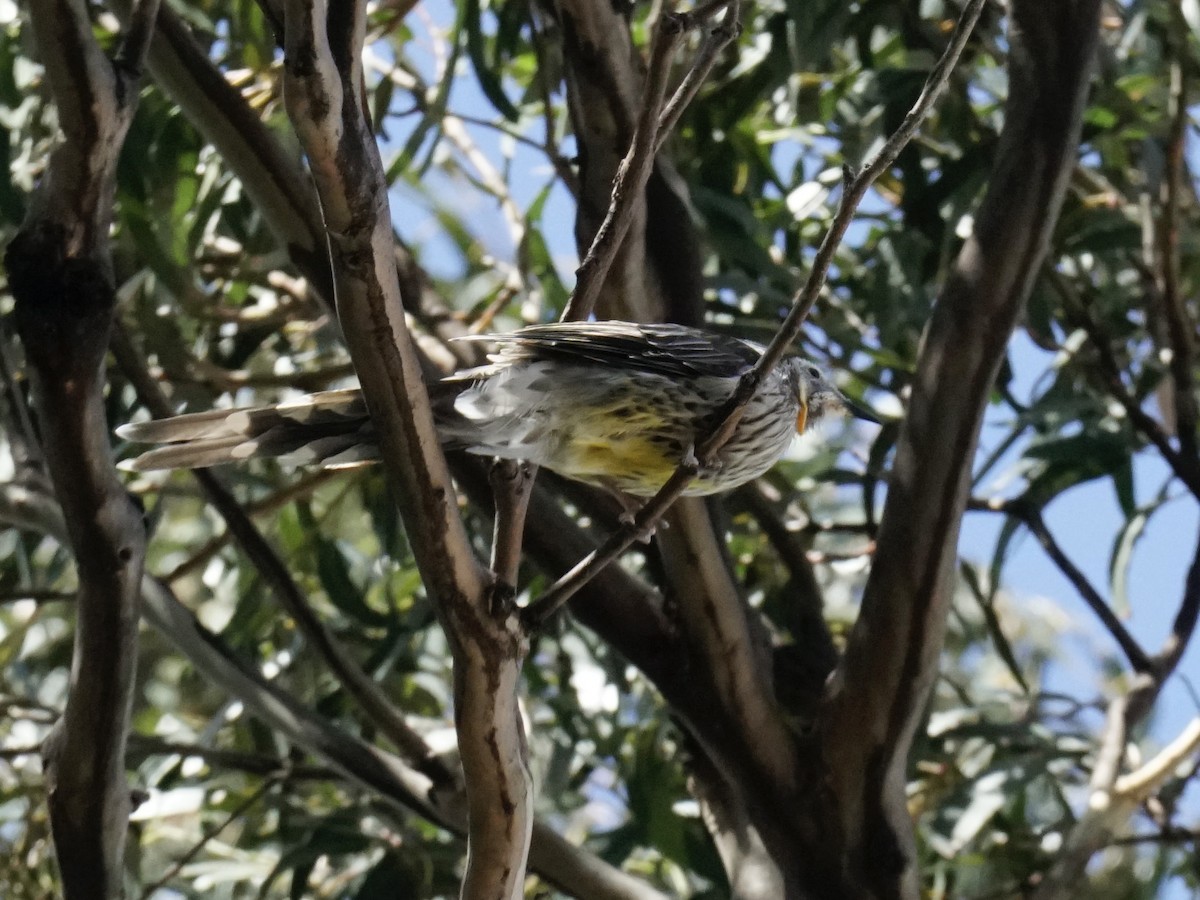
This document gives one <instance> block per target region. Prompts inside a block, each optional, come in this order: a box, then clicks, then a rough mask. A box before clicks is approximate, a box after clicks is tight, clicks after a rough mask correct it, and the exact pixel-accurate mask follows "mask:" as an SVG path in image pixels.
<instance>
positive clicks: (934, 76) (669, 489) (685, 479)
mask: <svg viewBox="0 0 1200 900" xmlns="http://www.w3.org/2000/svg"><path fill="white" fill-rule="evenodd" d="M985 2H986V0H970V2H969V3H968V4H967V6H966V8H965V9H964V10H963V14H962V17H961V18H960V19H959V21H958V24H957V26H956V27H955V30H954V34H953V35H952V36H951V39H950V43H949V45H948V46H947V47H946V51H945V53H944V54H943V55H942V58H941V59H940V60H938V64H937V66H935V67H934V69H933V71H932V72H930V74H929V78H928V79H927V80H926V82H925V87H924V88H923V90H922V91H921V95H920V97H919V98H918V99H917V102H916V104H915V105H914V106H913V108H912V109H911V110H910V111H909V113H908V115H907V116H905V118H904V121H903V122H902V123H901V125H900V127H899V128H898V129H897V130H896V132H895V133H894V134H893V135H892V136H891V137H890V138H888V140H887V142H886V143H885V144H884V145H883V147H881V148H880V150H879V152H878V153H877V154H876V155H875V157H874V158H872V159H871V160H870V161H869V162H868V163H867V164H866V165H865V166H864V167H863V169H862V170H861V171H860V172H859V173H858V174H857V175H855V176H853V177H848V178H847V180H846V187H845V190H844V192H843V194H842V199H841V202H840V204H839V205H838V210H837V213H836V214H835V215H834V218H833V222H832V223H831V224H830V226H829V230H828V231H827V232H826V234H825V238H824V240H822V242H821V247H820V249H819V250H818V251H817V255H816V257H815V258H814V260H813V267H812V270H811V271H810V273H809V277H808V280H807V281H806V282H805V284H804V287H803V288H801V289H800V291H799V292H798V293H797V294H796V296H795V298H794V299H793V301H792V310H791V312H790V313H789V314H788V317H787V318H786V319H785V320H784V323H783V325H782V326H781V327H780V330H779V332H778V333H777V334H776V335H775V337H774V339H773V340H772V341H771V344H770V345H769V346H768V347H767V349H766V351H765V352H764V353H763V355H762V357H761V358H760V359H759V361H758V362H757V363H756V364H755V366H754V367H753V368H752V369H751V370H750V371H749V372H747V373H746V374H745V375H743V376H742V379H741V381H740V382H739V384H738V386H737V388H736V390H735V391H734V392H733V395H732V396H731V397H730V399H729V400H728V401H727V402H726V404H725V407H724V408H723V410H722V411H721V415H720V418H721V420H722V421H721V424H720V425H719V426H718V427H717V428H716V429H715V430H714V431H713V432H712V433H711V434H709V435H708V437H707V438H705V439H704V440H703V441H701V442H700V443H699V444H698V446H697V449H696V452H695V453H694V454H691V455H689V457H688V458H686V459H684V460H683V461H682V462H681V463H680V464H679V468H677V469H676V470H675V472H674V474H673V475H672V476H671V477H670V479H668V481H667V483H666V484H665V485H663V487H662V488H661V489H660V490H659V492H658V493H657V494H655V495H654V496H653V497H652V498H650V500H649V501H647V503H646V505H645V506H643V507H642V508H641V509H640V510H639V511H638V513H637V515H636V516H635V517H634V520H633V522H631V523H629V524H627V525H626V526H625V527H624V528H621V529H620V530H618V531H617V532H615V533H614V534H613V535H611V536H610V537H609V538H608V540H606V541H605V542H604V544H603V545H601V546H600V547H599V548H597V550H596V551H595V552H593V553H591V554H589V555H588V556H587V557H585V558H584V559H582V560H580V562H579V563H578V565H576V566H575V567H574V568H573V569H571V571H569V572H567V573H566V574H565V575H564V576H563V577H562V578H560V579H559V580H558V581H557V582H555V584H553V585H552V586H551V587H550V588H549V589H548V590H547V591H546V592H545V593H544V594H542V596H541V597H539V598H538V599H537V600H536V601H535V602H533V603H531V604H530V605H529V606H528V607H526V609H525V610H524V612H523V621H524V622H525V624H526V626H527V627H530V628H537V627H539V626H540V625H541V624H542V623H543V622H545V621H546V620H547V619H548V618H549V617H550V616H552V615H553V614H554V613H555V611H557V610H558V608H559V607H561V606H562V605H563V604H564V603H566V602H567V600H569V599H570V598H571V596H572V595H573V594H574V593H575V592H576V591H577V590H579V588H580V587H581V586H582V585H583V584H584V583H586V582H587V581H588V580H590V579H591V578H594V577H595V576H596V574H597V573H598V572H599V571H600V570H602V569H603V568H604V567H605V566H607V565H608V564H609V563H610V562H612V561H613V560H615V559H616V558H617V557H618V556H620V555H621V554H622V553H624V552H625V550H626V549H628V547H629V546H630V545H631V544H633V542H634V541H636V540H637V539H638V538H639V537H640V536H642V535H645V534H648V533H650V532H651V531H652V530H653V528H654V526H655V524H656V523H657V522H658V520H659V518H660V517H661V516H662V514H663V513H664V512H666V510H667V509H668V508H670V506H671V504H672V503H674V502H675V500H676V498H678V497H679V496H680V495H681V494H682V493H683V491H684V489H685V488H686V487H687V486H688V484H689V483H690V482H691V481H692V479H693V478H695V477H696V475H697V474H698V473H699V472H700V468H701V465H702V464H703V463H705V462H711V461H712V460H713V459H714V458H715V457H716V454H717V452H718V451H719V450H720V449H721V448H722V447H723V446H725V444H726V442H728V440H729V438H730V437H732V435H733V432H734V431H735V429H736V428H737V425H738V422H739V421H740V420H741V416H742V411H743V410H744V408H745V406H746V404H747V403H748V402H749V401H750V398H751V397H752V396H754V392H755V391H756V390H757V389H758V386H759V385H760V384H761V383H762V381H763V379H764V378H766V377H767V375H768V374H769V373H770V372H771V370H772V369H773V368H774V367H775V366H776V365H777V364H778V362H779V360H780V359H782V358H783V354H784V352H785V351H786V349H787V347H788V346H789V345H790V344H791V343H792V342H793V341H794V340H795V339H796V337H797V336H798V335H799V333H800V329H801V327H802V326H803V324H804V319H805V317H806V316H807V315H808V312H809V310H810V309H811V308H812V305H813V303H814V302H815V301H816V298H817V296H818V295H819V293H820V291H821V286H822V285H823V284H824V283H825V276H826V274H827V273H828V271H829V266H830V264H831V263H832V262H833V255H834V252H835V251H836V249H837V247H838V244H839V243H840V242H841V239H842V237H843V235H844V234H845V232H846V229H847V228H848V227H849V226H850V222H851V221H852V220H853V218H854V210H855V209H856V207H857V206H858V204H859V202H860V201H861V200H862V198H863V196H864V195H865V194H866V192H867V188H869V187H870V185H871V184H872V182H874V181H875V179H876V178H878V177H879V176H880V175H881V174H882V173H883V172H884V171H885V170H886V169H887V168H888V167H889V166H890V165H891V164H892V162H893V161H894V160H895V159H896V157H897V156H898V155H899V154H900V151H901V150H902V149H903V148H904V146H905V145H906V144H907V143H908V142H909V141H910V140H912V138H913V136H914V135H915V134H916V132H917V129H918V128H919V127H920V125H921V123H922V122H923V121H924V120H925V118H926V117H927V116H928V115H929V113H930V111H931V110H932V108H933V103H934V101H935V100H936V99H937V96H938V94H939V93H940V92H941V90H942V88H943V87H944V86H945V84H946V81H947V79H948V78H949V77H950V72H951V71H952V70H953V68H954V64H955V63H956V62H957V61H958V58H959V56H960V55H961V54H962V51H963V48H964V47H965V46H966V43H967V38H968V37H969V36H970V34H971V30H972V29H973V28H974V26H975V22H976V20H977V19H978V18H979V14H980V12H981V11H982V9H983V6H984V3H985ZM849 174H850V173H849V172H848V171H847V175H849Z"/></svg>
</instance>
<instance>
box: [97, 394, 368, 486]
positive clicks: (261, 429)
mask: <svg viewBox="0 0 1200 900" xmlns="http://www.w3.org/2000/svg"><path fill="white" fill-rule="evenodd" d="M117 435H118V436H119V437H122V438H125V439H126V440H130V441H135V442H138V443H146V444H159V445H160V446H158V447H155V448H154V449H152V450H147V451H146V452H145V453H143V454H141V455H140V456H138V457H136V458H134V459H131V460H127V461H126V462H124V463H122V467H123V468H127V469H131V470H133V471H135V472H145V471H149V470H152V469H199V468H204V467H206V466H216V465H221V464H222V463H230V462H238V461H241V460H245V459H249V458H251V457H277V458H280V459H282V460H284V461H285V462H288V463H291V464H294V465H320V466H325V467H329V468H347V467H351V466H358V465H364V464H366V463H370V462H373V461H375V460H377V459H378V458H379V446H378V443H377V441H376V439H375V431H374V428H373V427H372V425H371V420H370V417H369V416H368V415H367V407H366V404H365V403H364V402H363V398H362V393H361V392H360V391H357V390H344V391H324V392H321V393H317V394H310V395H308V396H307V397H301V398H300V399H298V400H294V401H291V402H289V403H282V404H279V405H277V406H264V407H259V408H256V409H230V410H220V409H215V410H209V411H208V412H199V413H188V414H185V415H182V416H174V417H172V418H169V419H154V420H151V421H149V422H135V423H133V424H130V425H122V426H121V427H120V428H118V429H117Z"/></svg>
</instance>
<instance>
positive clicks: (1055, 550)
mask: <svg viewBox="0 0 1200 900" xmlns="http://www.w3.org/2000/svg"><path fill="white" fill-rule="evenodd" d="M967 508H968V509H972V510H976V511H979V512H998V513H1004V514H1005V515H1009V516H1012V517H1013V518H1015V519H1017V520H1018V521H1019V522H1021V524H1023V525H1024V526H1025V527H1026V528H1028V529H1029V531H1030V533H1031V534H1032V535H1033V536H1034V537H1035V538H1037V542H1038V543H1039V544H1041V545H1042V549H1043V550H1045V551H1046V555H1047V556H1049V557H1050V559H1051V560H1052V561H1053V562H1054V564H1055V565H1056V566H1058V570H1059V571H1060V572H1062V574H1063V576H1064V577H1065V578H1066V579H1067V581H1069V582H1071V584H1072V586H1074V588H1075V590H1076V591H1078V592H1079V596H1080V597H1082V598H1083V602H1084V603H1086V604H1087V605H1088V607H1089V608H1090V609H1091V610H1092V612H1094V613H1095V614H1096V617H1097V618H1098V619H1099V620H1100V622H1101V624H1103V625H1104V627H1105V628H1106V629H1107V630H1108V633H1109V634H1111V635H1112V636H1113V640H1115V641H1116V642H1117V644H1118V645H1119V646H1120V648H1121V651H1122V652H1123V653H1124V654H1125V657H1126V659H1128V660H1129V664H1130V665H1131V666H1132V667H1133V670H1134V671H1135V672H1153V671H1154V668H1155V666H1154V662H1153V660H1151V659H1150V656H1149V655H1148V654H1147V653H1146V651H1145V650H1143V649H1142V647H1141V645H1140V644H1139V643H1138V642H1137V641H1136V640H1135V639H1134V637H1133V635H1131V634H1130V633H1129V630H1128V629H1127V628H1126V627H1125V626H1124V625H1123V624H1121V620H1120V619H1119V618H1117V614H1116V613H1115V612H1113V610H1112V607H1111V606H1109V604H1108V602H1107V601H1106V600H1105V599H1104V598H1103V597H1102V596H1101V595H1100V592H1099V591H1098V590H1096V588H1095V587H1094V586H1093V585H1092V583H1091V582H1090V581H1088V578H1087V576H1086V575H1084V574H1083V572H1082V571H1081V570H1080V569H1079V567H1078V566H1076V565H1075V563H1073V562H1072V561H1071V559H1070V557H1068V556H1067V554H1066V552H1065V551H1064V550H1063V549H1062V547H1061V546H1060V545H1059V543H1058V541H1057V540H1056V539H1055V537H1054V535H1053V533H1052V532H1051V531H1050V529H1049V528H1047V527H1046V521H1045V519H1043V518H1042V514H1041V512H1040V511H1039V510H1037V509H1036V508H1034V507H1033V506H1032V505H1030V504H1029V503H1024V502H1021V501H1019V500H980V499H972V500H971V501H969V502H968V504H967Z"/></svg>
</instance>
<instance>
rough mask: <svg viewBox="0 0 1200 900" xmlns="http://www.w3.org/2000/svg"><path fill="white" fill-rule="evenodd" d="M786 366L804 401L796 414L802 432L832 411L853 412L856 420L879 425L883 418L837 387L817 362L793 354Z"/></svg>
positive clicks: (798, 396)
mask: <svg viewBox="0 0 1200 900" xmlns="http://www.w3.org/2000/svg"><path fill="white" fill-rule="evenodd" d="M784 365H785V366H787V368H788V373H789V375H790V381H791V383H792V386H793V389H794V390H795V391H796V397H797V399H798V400H799V401H800V411H799V412H798V413H797V414H796V431H797V432H798V433H800V434H803V433H804V429H805V428H807V427H808V426H809V425H810V424H811V423H813V422H818V421H820V420H821V419H822V418H823V417H824V416H826V415H828V414H830V413H835V414H841V415H851V416H854V417H855V418H856V419H863V420H865V421H867V422H874V423H875V424H877V425H878V424H879V420H878V419H877V418H875V416H873V415H872V414H871V413H870V412H869V411H868V410H866V409H864V408H863V407H861V406H859V405H858V404H857V403H855V402H853V401H852V400H850V399H849V398H847V397H846V395H845V394H843V393H842V392H841V391H839V390H838V389H837V388H835V387H834V386H833V385H832V384H831V383H830V382H829V380H828V379H827V378H826V377H825V373H824V372H822V371H821V370H820V368H819V367H818V366H816V365H815V364H814V363H812V362H810V361H809V360H807V359H804V358H803V357H799V356H793V357H790V358H789V359H787V360H785V361H784Z"/></svg>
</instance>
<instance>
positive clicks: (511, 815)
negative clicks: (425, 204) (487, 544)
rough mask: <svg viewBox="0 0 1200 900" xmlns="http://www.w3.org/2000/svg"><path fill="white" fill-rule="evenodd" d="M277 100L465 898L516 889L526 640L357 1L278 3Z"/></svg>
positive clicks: (524, 786) (524, 777)
mask: <svg viewBox="0 0 1200 900" xmlns="http://www.w3.org/2000/svg"><path fill="white" fill-rule="evenodd" d="M285 8H286V21H285V37H284V45H285V46H284V50H285V53H284V62H285V73H286V74H285V78H284V86H285V100H286V105H287V109H288V115H289V117H290V118H291V120H292V123H293V126H294V127H295V129H296V133H297V134H298V135H299V137H300V141H301V143H302V145H303V146H304V149H305V152H306V154H307V155H308V159H309V164H310V167H311V169H312V172H313V177H314V179H315V181H316V185H317V192H318V194H319V195H320V197H321V207H322V211H323V213H324V218H325V229H326V233H327V235H328V237H329V250H330V254H331V257H332V266H333V277H334V284H335V291H336V296H337V308H338V319H339V321H340V322H341V324H342V330H343V332H344V333H345V336H346V343H347V346H348V347H349V349H350V355H351V358H352V359H353V360H354V364H355V368H356V369H357V371H358V375H359V381H360V383H361V385H362V390H363V396H364V398H365V399H366V402H367V406H368V408H369V409H370V412H371V419H372V421H373V423H374V425H375V429H376V432H377V434H378V436H379V446H380V449H381V451H382V455H383V460H384V467H385V470H386V472H387V474H388V477H389V481H390V483H391V484H392V487H393V491H394V493H395V495H396V500H397V503H398V506H399V508H400V515H401V518H402V520H403V521H404V524H405V527H406V531H407V534H408V537H409V541H410V543H411V545H412V548H413V554H414V556H415V558H416V561H417V566H418V568H419V570H420V572H421V575H422V579H423V581H424V583H425V586H426V588H427V590H428V591H429V594H430V596H431V598H432V599H433V601H434V604H435V607H436V609H437V610H438V614H439V618H440V620H441V622H442V626H443V628H444V630H445V632H446V636H447V638H448V640H449V643H450V646H451V649H452V652H453V654H454V682H455V712H456V725H457V728H458V739H459V748H460V751H461V754H462V762H463V771H464V775H465V778H466V783H467V798H468V801H469V805H470V812H469V822H470V837H469V839H468V861H467V872H466V875H465V878H464V882H463V897H464V898H476V897H480V898H482V897H511V896H515V895H516V894H518V893H519V892H520V891H521V889H522V884H523V880H524V871H525V860H526V857H527V855H528V847H529V836H530V831H531V829H532V826H533V816H532V811H531V800H532V793H533V787H532V783H531V778H530V773H529V770H528V766H527V763H526V759H525V754H526V748H525V740H524V732H523V729H522V724H521V715H520V711H519V709H518V706H517V685H518V683H519V680H520V667H521V662H522V660H523V659H524V656H525V653H526V650H527V644H526V641H525V639H524V634H523V632H522V630H521V628H520V625H519V622H518V619H517V617H516V615H515V614H514V611H513V609H512V606H511V604H508V603H501V604H495V605H493V603H492V600H493V594H492V592H491V591H490V590H489V586H490V583H491V577H490V576H489V575H488V573H487V572H486V571H485V570H484V569H483V567H482V566H481V565H480V563H479V561H478V560H477V559H476V558H475V556H474V553H473V551H472V548H471V545H470V541H469V539H468V537H467V533H466V529H465V528H464V527H463V523H462V520H461V519H460V518H459V515H458V509H457V504H456V503H455V501H454V498H455V494H454V490H453V486H452V484H451V482H450V476H449V472H448V471H447V468H446V461H445V458H444V457H443V455H442V451H441V447H440V444H439V441H438V436H437V433H436V431H435V429H434V424H433V415H432V412H431V410H430V405H429V397H428V394H427V393H426V391H425V387H424V383H423V381H422V376H421V366H420V362H419V360H418V355H417V353H416V350H415V348H414V347H413V343H412V339H411V337H410V335H409V332H408V328H407V326H406V323H405V321H404V315H403V306H402V298H401V292H400V285H399V281H398V279H397V275H396V262H395V256H394V248H393V244H394V240H393V235H392V225H391V217H390V214H389V208H388V198H387V182H386V179H385V176H384V171H383V165H382V162H381V161H380V158H379V149H378V147H377V146H376V145H375V142H374V138H373V136H372V134H371V131H370V128H369V127H368V123H367V115H366V111H365V110H364V109H363V108H362V106H361V104H362V102H363V97H364V91H363V75H362V43H363V37H364V30H365V16H366V9H365V3H364V2H355V3H343V4H338V5H336V6H331V7H329V8H328V9H326V6H325V3H324V2H320V0H310V2H305V0H291V2H288V3H287V4H286V6H285Z"/></svg>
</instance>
